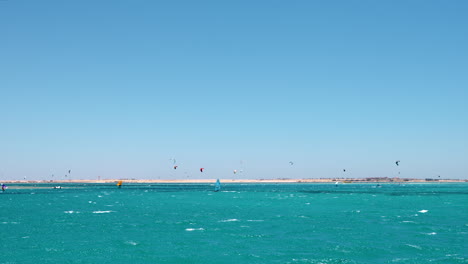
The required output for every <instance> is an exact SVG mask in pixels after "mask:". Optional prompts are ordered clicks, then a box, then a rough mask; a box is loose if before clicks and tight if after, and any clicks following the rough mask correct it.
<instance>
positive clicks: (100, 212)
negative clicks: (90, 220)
mask: <svg viewBox="0 0 468 264" xmlns="http://www.w3.org/2000/svg"><path fill="white" fill-rule="evenodd" d="M113 212H114V211H93V214H108V213H113Z"/></svg>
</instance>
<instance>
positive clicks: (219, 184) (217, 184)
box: [214, 179, 221, 192]
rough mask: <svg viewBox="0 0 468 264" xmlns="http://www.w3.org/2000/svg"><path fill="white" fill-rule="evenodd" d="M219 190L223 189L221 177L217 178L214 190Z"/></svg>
mask: <svg viewBox="0 0 468 264" xmlns="http://www.w3.org/2000/svg"><path fill="white" fill-rule="evenodd" d="M219 190H221V183H220V182H219V179H217V180H216V183H215V188H214V191H215V192H217V191H219Z"/></svg>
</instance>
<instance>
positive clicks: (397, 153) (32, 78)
mask: <svg viewBox="0 0 468 264" xmlns="http://www.w3.org/2000/svg"><path fill="white" fill-rule="evenodd" d="M467 14H468V1H426V0H424V1H423V0H421V1H363V0H359V1H349V0H346V1H345V0H343V1H270V0H269V1H91V0H89V1H86V0H85V1H58V0H57V1H44V0H41V1H21V0H0V180H2V179H23V178H24V177H26V178H27V179H30V180H41V179H52V176H51V175H52V174H53V175H54V179H64V178H65V174H66V173H67V171H68V170H69V169H71V170H72V172H71V175H70V178H75V179H96V178H97V177H98V176H101V178H138V179H157V178H162V179H169V178H186V177H189V178H218V177H219V178H221V179H223V178H320V177H344V176H346V177H372V176H376V177H385V176H388V177H393V176H398V171H401V176H402V177H413V178H426V177H433V178H435V177H437V175H441V177H442V178H465V179H466V178H468V16H467ZM172 157H175V158H176V160H177V164H178V166H179V168H178V169H177V170H173V169H172V162H171V161H170V160H169V159H170V158H172ZM395 160H401V163H400V166H399V167H397V166H396V165H395V163H394V162H395ZM289 161H293V162H294V165H290V164H289ZM200 167H204V168H205V173H204V175H201V173H200V172H199V171H198V169H199V168H200ZM344 168H346V169H347V172H346V174H344V173H343V172H342V170H343V169H344ZM234 169H237V170H241V169H242V170H243V171H244V173H243V174H236V175H234V174H233V173H232V171H233V170H234Z"/></svg>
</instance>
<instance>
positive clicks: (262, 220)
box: [247, 220, 265, 222]
mask: <svg viewBox="0 0 468 264" xmlns="http://www.w3.org/2000/svg"><path fill="white" fill-rule="evenodd" d="M263 221H265V220H247V222H263Z"/></svg>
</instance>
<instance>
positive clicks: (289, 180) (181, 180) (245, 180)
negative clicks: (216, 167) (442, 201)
mask: <svg viewBox="0 0 468 264" xmlns="http://www.w3.org/2000/svg"><path fill="white" fill-rule="evenodd" d="M118 181H123V183H161V184H164V183H214V182H215V181H216V179H174V180H162V179H158V180H154V179H138V180H137V179H104V180H66V181H11V180H10V181H6V180H5V181H1V182H2V183H5V184H15V183H17V184H57V185H59V184H61V183H83V184H84V183H92V184H98V183H117V182H118ZM220 181H221V182H222V183H336V182H339V183H436V182H441V183H443V182H447V183H450V182H452V183H455V182H468V180H464V179H446V180H445V179H444V180H439V181H427V180H425V179H407V180H389V179H382V180H366V179H338V178H334V179H332V178H330V179H255V180H253V179H220Z"/></svg>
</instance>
